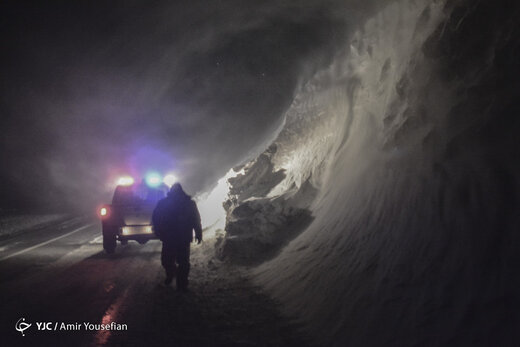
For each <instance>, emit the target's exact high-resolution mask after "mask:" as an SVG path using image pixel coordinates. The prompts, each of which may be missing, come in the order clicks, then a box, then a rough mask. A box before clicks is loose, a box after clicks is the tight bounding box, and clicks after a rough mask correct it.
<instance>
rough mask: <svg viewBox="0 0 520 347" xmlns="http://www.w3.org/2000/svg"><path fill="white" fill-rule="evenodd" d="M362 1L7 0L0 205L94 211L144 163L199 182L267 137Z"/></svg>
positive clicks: (190, 186)
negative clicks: (124, 176) (118, 180)
mask: <svg viewBox="0 0 520 347" xmlns="http://www.w3.org/2000/svg"><path fill="white" fill-rule="evenodd" d="M359 3H364V4H363V6H362V7H360V6H358V5H356V4H354V3H352V4H350V5H349V7H348V8H346V7H345V5H339V4H338V3H337V2H330V1H329V2H327V1H306V2H302V1H294V2H280V1H263V2H258V3H256V4H253V3H252V2H244V1H209V2H206V1H191V2H190V3H189V5H187V3H186V2H178V3H176V2H167V1H111V2H93V1H52V2H41V1H40V2H33V3H27V2H19V1H7V2H5V1H4V2H2V4H1V5H0V6H1V10H0V13H1V17H2V18H1V19H0V23H1V24H0V25H1V41H2V50H1V53H0V54H1V61H2V62H1V65H0V66H1V103H0V110H1V129H2V137H1V142H0V143H1V144H0V156H1V163H2V170H1V181H0V182H1V183H0V184H1V186H0V193H1V196H2V200H1V203H0V207H3V208H22V209H24V208H33V207H42V206H45V207H47V208H48V207H52V206H59V207H78V206H89V207H90V206H91V205H92V204H96V203H99V202H100V200H106V199H107V197H108V198H109V197H110V191H111V190H112V189H113V184H114V180H115V177H117V175H120V174H124V173H131V174H133V175H136V176H138V177H139V176H142V175H144V173H145V172H146V171H147V170H151V169H153V170H158V171H159V172H166V171H168V170H173V171H174V172H175V173H176V175H177V176H178V177H179V178H180V181H181V183H183V184H184V186H185V188H186V190H187V191H188V192H189V193H191V194H195V193H197V192H202V191H204V190H207V189H208V188H210V187H211V185H212V184H214V183H215V182H216V180H217V179H218V178H220V177H221V176H223V175H224V174H225V172H226V171H228V170H229V168H230V167H232V166H234V165H237V164H240V163H241V162H243V161H244V160H246V159H248V158H250V157H251V156H252V155H254V154H255V153H257V152H259V151H261V150H263V148H264V147H265V146H266V144H267V141H269V140H270V139H272V137H273V136H274V134H275V130H276V129H277V128H278V127H279V126H280V125H281V122H282V121H283V112H284V110H285V109H286V108H287V107H288V106H289V105H290V103H291V101H292V96H293V95H294V92H295V90H296V89H297V88H298V86H299V85H300V84H301V83H302V82H303V81H305V78H306V77H307V76H309V74H310V73H312V71H315V70H316V69H317V68H320V67H322V66H325V65H326V64H327V63H328V62H330V59H331V58H332V57H333V56H334V54H335V53H337V52H336V49H335V47H337V46H339V45H338V43H339V42H340V41H341V40H343V39H344V38H345V35H346V32H347V30H346V29H347V27H348V23H347V22H348V20H347V18H348V16H354V15H362V13H363V9H366V7H367V6H368V5H367V2H363V1H359Z"/></svg>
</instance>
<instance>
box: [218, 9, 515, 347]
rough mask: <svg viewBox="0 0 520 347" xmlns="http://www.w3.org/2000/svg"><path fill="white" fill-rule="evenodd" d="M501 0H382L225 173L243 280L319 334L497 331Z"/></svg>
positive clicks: (509, 283)
mask: <svg viewBox="0 0 520 347" xmlns="http://www.w3.org/2000/svg"><path fill="white" fill-rule="evenodd" d="M509 5H510V7H514V6H513V5H511V3H509ZM507 11H508V9H507V8H501V7H500V6H496V5H495V6H493V5H492V4H486V3H482V2H476V3H474V2H471V1H426V0H415V1H410V0H398V1H392V2H387V4H386V5H385V6H382V7H381V8H379V9H378V10H377V13H374V14H373V15H372V16H370V18H369V19H368V20H366V21H364V22H363V23H358V30H357V31H355V32H354V33H353V35H351V36H350V38H349V41H348V42H346V43H345V47H344V49H343V50H342V51H341V52H340V53H338V54H337V55H336V56H335V58H334V59H333V61H332V62H331V64H330V66H328V68H325V69H322V70H321V71H318V72H316V73H315V74H314V76H312V78H310V79H309V80H307V81H306V82H305V83H304V84H302V86H301V87H300V88H299V92H298V93H297V94H296V96H295V98H294V101H293V103H292V105H291V107H290V108H289V109H288V111H287V112H286V115H285V126H284V128H283V129H282V131H281V132H280V134H279V136H278V137H277V138H276V140H275V141H274V142H273V144H272V145H271V146H270V147H269V149H268V150H266V152H264V153H263V154H262V155H260V156H259V157H258V158H257V159H255V160H254V161H252V162H251V163H249V164H247V165H246V166H245V167H243V168H241V169H242V170H243V172H242V173H241V174H239V175H237V176H236V177H235V178H233V179H230V180H229V182H230V184H231V188H230V198H229V200H228V201H226V203H225V206H226V209H227V217H228V218H227V224H226V231H227V234H226V238H225V239H224V240H223V241H222V244H220V247H221V252H222V256H224V257H229V258H230V259H235V260H236V259H238V260H244V259H245V260H248V261H251V262H252V263H254V261H263V260H266V259H268V261H266V262H264V263H262V264H261V265H260V266H258V267H256V268H254V269H253V270H252V271H253V272H254V276H255V278H256V281H257V282H258V283H259V284H261V285H263V286H264V287H265V288H267V290H268V291H269V292H270V293H271V294H272V295H273V296H274V297H275V298H276V299H278V300H280V301H281V302H282V303H283V305H284V307H285V309H286V311H287V312H288V313H289V314H291V315H293V316H296V317H299V318H300V319H302V321H304V322H305V323H306V324H307V326H308V327H309V329H310V330H311V331H313V332H314V335H315V336H317V338H318V339H319V340H320V343H323V344H324V345H338V346H344V345H350V346H372V345H397V346H408V345H467V344H471V345H488V344H489V343H492V344H493V345H508V344H509V343H510V342H512V336H514V328H513V326H514V322H518V313H515V311H514V310H513V309H511V310H509V309H507V308H506V307H508V305H512V304H513V303H515V302H516V301H515V300H514V292H515V290H516V289H515V288H518V284H519V283H518V282H519V277H518V271H516V272H515V268H516V269H517V270H518V267H515V264H518V261H516V262H515V261H514V259H518V256H517V255H515V254H516V253H517V251H518V250H517V249H516V250H515V245H518V238H519V236H518V230H520V228H519V222H518V190H519V183H518V180H517V177H518V172H519V170H518V165H519V164H518V158H520V156H518V143H517V141H515V139H514V136H513V135H509V134H512V133H513V132H512V130H513V129H512V128H511V127H513V128H514V127H516V128H514V129H517V130H518V120H516V121H514V122H509V121H510V120H512V119H513V116H512V114H517V113H518V112H516V113H515V112H514V110H518V104H514V103H513V102H514V100H515V95H516V94H515V93H518V92H514V90H518V82H517V79H516V78H513V77H509V76H508V74H507V71H505V70H507V67H505V66H506V65H507V64H511V65H513V64H516V65H515V67H516V66H517V63H515V61H518V55H516V56H515V55H514V54H515V53H514V52H515V50H514V49H513V48H511V47H510V46H511V45H512V47H518V38H517V37H518V36H515V34H514V33H515V31H514V30H517V28H518V25H515V24H514V22H511V21H507V20H504V19H503V18H509V14H508V13H507ZM512 17H513V16H512ZM483 18H486V19H489V20H488V21H483ZM516 34H518V32H516ZM515 40H516V41H515ZM508 45H509V46H508ZM515 45H516V46H515ZM515 57H516V58H515ZM515 59H516V60H515ZM517 69H518V68H516V70H513V72H518V71H517ZM516 96H517V95H516ZM516 102H517V101H516ZM512 105H516V106H514V107H513V106H512ZM508 107H509V108H510V109H508ZM499 133H503V134H504V135H503V136H502V135H498V134H499ZM515 211H516V213H515ZM302 217H303V218H302ZM247 245H249V247H248V246H247ZM258 254H263V255H265V256H266V257H265V258H264V257H262V256H258ZM516 304H518V303H517V302H516ZM517 306H518V305H517ZM517 306H514V307H517Z"/></svg>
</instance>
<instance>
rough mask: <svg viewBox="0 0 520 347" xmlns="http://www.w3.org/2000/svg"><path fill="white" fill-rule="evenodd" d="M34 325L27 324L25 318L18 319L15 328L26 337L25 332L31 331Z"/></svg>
mask: <svg viewBox="0 0 520 347" xmlns="http://www.w3.org/2000/svg"><path fill="white" fill-rule="evenodd" d="M31 325H32V324H30V323H25V318H20V319H18V322H16V324H15V326H14V328H15V329H16V330H17V331H19V332H21V333H22V336H25V330H27V329H29V328H30V327H31Z"/></svg>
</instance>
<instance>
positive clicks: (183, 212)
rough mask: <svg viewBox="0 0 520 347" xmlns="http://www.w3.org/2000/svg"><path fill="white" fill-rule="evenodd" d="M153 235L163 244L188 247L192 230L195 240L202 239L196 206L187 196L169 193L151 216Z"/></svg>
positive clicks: (191, 238) (191, 239)
mask: <svg viewBox="0 0 520 347" xmlns="http://www.w3.org/2000/svg"><path fill="white" fill-rule="evenodd" d="M152 223H153V226H154V231H155V234H156V235H157V236H158V237H159V239H161V241H163V242H165V243H175V244H178V245H189V244H190V242H192V241H193V230H194V229H195V236H196V238H197V239H202V227H201V223H200V214H199V210H198V209H197V204H195V202H194V201H193V200H192V199H191V197H190V196H189V195H186V194H184V193H183V192H181V193H171V192H170V193H169V194H168V196H167V197H166V198H164V199H162V200H160V201H159V202H158V203H157V206H156V207H155V210H154V211H153V215H152Z"/></svg>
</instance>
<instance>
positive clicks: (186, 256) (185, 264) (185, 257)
mask: <svg viewBox="0 0 520 347" xmlns="http://www.w3.org/2000/svg"><path fill="white" fill-rule="evenodd" d="M176 248H177V252H176V253H177V254H176V258H177V263H178V264H179V269H178V271H177V290H186V289H187V288H188V275H189V273H190V244H188V245H180V246H178V247H176Z"/></svg>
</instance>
